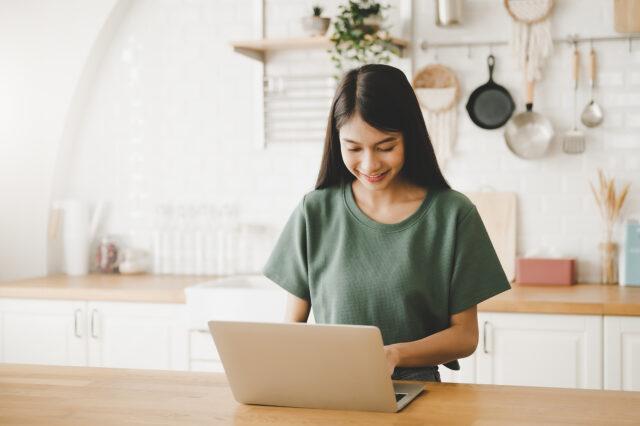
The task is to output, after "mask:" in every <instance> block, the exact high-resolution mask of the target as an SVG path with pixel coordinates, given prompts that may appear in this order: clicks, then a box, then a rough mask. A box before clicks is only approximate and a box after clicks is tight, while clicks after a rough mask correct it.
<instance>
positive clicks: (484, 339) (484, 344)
mask: <svg viewBox="0 0 640 426" xmlns="http://www.w3.org/2000/svg"><path fill="white" fill-rule="evenodd" d="M488 325H489V321H485V322H484V324H482V351H483V352H484V353H485V354H488V353H489V350H488V349H487V334H489V329H488V328H487V326H488Z"/></svg>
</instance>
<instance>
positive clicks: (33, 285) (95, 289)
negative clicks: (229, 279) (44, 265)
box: [0, 274, 217, 303]
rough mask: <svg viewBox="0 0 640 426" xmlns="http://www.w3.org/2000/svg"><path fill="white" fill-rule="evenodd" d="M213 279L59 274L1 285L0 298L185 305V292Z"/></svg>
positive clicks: (181, 276)
mask: <svg viewBox="0 0 640 426" xmlns="http://www.w3.org/2000/svg"><path fill="white" fill-rule="evenodd" d="M215 278H217V277H214V276H209V277H203V276H185V275H178V276H170V275H151V274H143V275H118V274H113V275H108V274H103V275H101V274H91V275H86V276H81V277H71V276H68V275H55V276H51V277H42V278H32V279H24V280H18V281H10V282H2V283H0V297H10V298H16V299H64V300H97V301H115V302H150V303H185V294H184V289H185V288H186V287H188V286H190V285H193V284H197V283H201V282H204V281H210V280H212V279H215Z"/></svg>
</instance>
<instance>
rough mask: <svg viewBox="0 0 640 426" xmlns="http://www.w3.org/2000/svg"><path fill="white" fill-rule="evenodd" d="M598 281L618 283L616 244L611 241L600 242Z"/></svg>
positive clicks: (608, 283)
mask: <svg viewBox="0 0 640 426" xmlns="http://www.w3.org/2000/svg"><path fill="white" fill-rule="evenodd" d="M599 247H600V283H601V284H607V285H611V284H617V283H618V244H616V243H614V242H613V241H603V242H602V243H600V246H599Z"/></svg>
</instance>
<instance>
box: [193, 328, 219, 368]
mask: <svg viewBox="0 0 640 426" xmlns="http://www.w3.org/2000/svg"><path fill="white" fill-rule="evenodd" d="M189 359H190V360H210V361H220V355H218V351H217V350H216V346H215V343H214V342H213V337H211V334H209V332H208V331H196V330H192V331H190V332H189Z"/></svg>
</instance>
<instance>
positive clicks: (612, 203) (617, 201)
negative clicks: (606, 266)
mask: <svg viewBox="0 0 640 426" xmlns="http://www.w3.org/2000/svg"><path fill="white" fill-rule="evenodd" d="M598 184H599V187H598V190H596V188H595V187H594V186H593V183H591V182H589V186H591V192H593V196H594V197H595V199H596V203H597V204H598V210H599V211H600V217H602V220H603V221H604V224H605V231H606V233H607V234H606V236H607V238H606V240H607V241H611V238H612V233H613V227H614V225H615V223H616V222H617V221H618V219H619V218H620V210H621V209H622V206H623V205H624V201H625V199H626V198H627V194H628V193H629V187H630V186H631V184H630V183H627V184H626V185H625V186H624V187H623V188H622V191H620V193H616V192H617V191H616V180H615V179H614V178H611V179H607V176H606V175H605V174H604V173H603V172H602V170H601V169H598Z"/></svg>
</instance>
